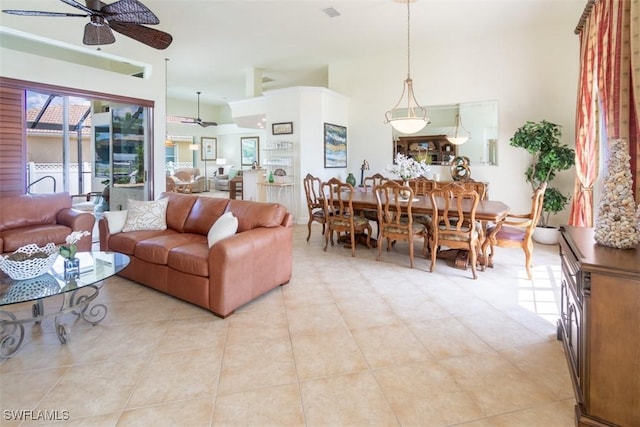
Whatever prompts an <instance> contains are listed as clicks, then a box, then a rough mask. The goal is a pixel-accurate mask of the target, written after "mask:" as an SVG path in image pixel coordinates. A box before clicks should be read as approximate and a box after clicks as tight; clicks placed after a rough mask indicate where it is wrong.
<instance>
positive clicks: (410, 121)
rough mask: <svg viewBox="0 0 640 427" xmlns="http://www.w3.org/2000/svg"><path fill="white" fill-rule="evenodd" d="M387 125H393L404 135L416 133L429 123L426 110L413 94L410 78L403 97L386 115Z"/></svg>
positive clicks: (404, 88)
mask: <svg viewBox="0 0 640 427" xmlns="http://www.w3.org/2000/svg"><path fill="white" fill-rule="evenodd" d="M405 93H406V94H407V95H406V100H405ZM401 105H406V107H401ZM385 123H389V124H391V126H393V128H394V129H395V130H397V131H398V132H400V133H404V134H412V133H416V132H418V131H420V130H422V129H423V128H424V127H425V126H426V125H427V124H428V123H429V119H428V118H427V110H426V108H424V107H421V106H420V105H419V104H418V102H417V101H416V98H415V95H414V94H413V81H412V80H411V79H410V78H407V80H405V82H404V87H403V90H402V95H400V99H399V100H398V102H397V103H396V105H395V106H394V107H393V108H392V109H391V110H389V111H387V112H386V113H385Z"/></svg>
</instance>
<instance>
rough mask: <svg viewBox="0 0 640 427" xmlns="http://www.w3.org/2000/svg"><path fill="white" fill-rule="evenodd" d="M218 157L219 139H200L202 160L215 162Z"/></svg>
mask: <svg viewBox="0 0 640 427" xmlns="http://www.w3.org/2000/svg"><path fill="white" fill-rule="evenodd" d="M217 157H218V138H210V137H207V136H203V137H201V138H200V159H201V160H215V159H216V158H217Z"/></svg>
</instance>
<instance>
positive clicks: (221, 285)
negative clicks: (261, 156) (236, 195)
mask: <svg viewBox="0 0 640 427" xmlns="http://www.w3.org/2000/svg"><path fill="white" fill-rule="evenodd" d="M160 197H161V198H168V199H169V201H168V206H167V213H166V221H167V229H166V230H154V231H150V230H146V231H129V232H119V233H114V234H110V232H109V223H108V222H107V219H106V218H103V219H101V220H100V221H99V222H98V227H99V230H100V248H101V250H109V251H116V252H120V253H124V254H127V255H128V256H129V257H130V258H131V261H130V263H129V265H128V266H127V268H125V269H124V270H122V271H121V272H120V273H119V274H120V275H121V276H123V277H126V278H128V279H131V280H134V281H136V282H139V283H142V284H144V285H146V286H149V287H151V288H153V289H156V290H159V291H161V292H164V293H167V294H169V295H172V296H174V297H176V298H179V299H182V300H184V301H188V302H190V303H192V304H195V305H198V306H200V307H203V308H205V309H207V310H209V311H211V312H213V313H214V314H215V315H217V316H219V317H222V318H225V317H227V316H229V315H230V314H232V313H233V312H234V311H235V309H236V308H238V307H240V306H242V305H244V304H246V303H248V302H249V301H251V300H253V299H255V298H257V297H258V296H260V295H262V294H264V293H266V292H268V291H269V290H271V289H273V288H276V287H278V286H280V285H284V284H286V283H288V282H289V280H290V279H291V272H292V261H293V254H292V251H293V228H292V224H293V219H292V217H291V214H290V213H288V212H287V211H286V208H285V207H284V206H282V205H280V204H277V203H261V202H253V201H246V200H229V199H222V198H213V197H202V196H197V195H193V194H181V193H173V192H165V193H162V195H161V196H160ZM225 212H231V213H232V214H233V215H234V216H235V217H236V218H237V219H238V231H237V233H236V234H234V235H232V236H230V237H227V238H225V239H223V240H220V241H218V242H217V243H215V244H214V245H213V246H212V247H211V248H209V245H208V241H207V234H208V232H209V230H210V228H211V226H212V225H213V224H214V222H215V221H216V220H217V219H218V218H219V217H220V216H221V215H222V214H223V213H225Z"/></svg>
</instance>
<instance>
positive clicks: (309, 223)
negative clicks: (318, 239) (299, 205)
mask: <svg viewBox="0 0 640 427" xmlns="http://www.w3.org/2000/svg"><path fill="white" fill-rule="evenodd" d="M311 223H313V218H310V219H309V222H308V223H307V228H308V229H309V232H308V233H307V242H308V241H309V238H310V237H311Z"/></svg>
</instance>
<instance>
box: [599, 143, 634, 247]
mask: <svg viewBox="0 0 640 427" xmlns="http://www.w3.org/2000/svg"><path fill="white" fill-rule="evenodd" d="M609 148H610V150H609V155H610V157H609V161H608V162H607V174H606V176H605V180H604V184H603V186H602V191H601V194H602V196H601V198H600V203H599V204H598V211H597V216H596V225H595V239H596V242H598V244H600V245H603V246H609V247H612V248H619V249H630V248H633V247H635V246H636V245H637V244H638V242H639V241H640V222H639V219H640V216H639V214H638V213H637V212H636V204H635V199H634V197H633V189H632V185H631V167H630V157H629V146H628V143H627V141H626V140H625V139H615V140H613V141H610V146H609Z"/></svg>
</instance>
